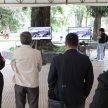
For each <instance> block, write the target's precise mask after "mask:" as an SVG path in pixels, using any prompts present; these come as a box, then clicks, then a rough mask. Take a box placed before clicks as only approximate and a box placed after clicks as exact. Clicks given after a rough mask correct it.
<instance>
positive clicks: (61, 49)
mask: <svg viewBox="0 0 108 108" xmlns="http://www.w3.org/2000/svg"><path fill="white" fill-rule="evenodd" d="M19 47H21V46H17V47H11V48H9V50H10V51H14V50H15V49H17V48H19ZM58 47H59V48H58V49H54V50H53V51H48V50H42V52H65V51H66V48H65V46H58Z"/></svg>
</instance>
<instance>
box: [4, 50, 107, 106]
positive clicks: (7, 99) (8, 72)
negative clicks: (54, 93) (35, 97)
mask: <svg viewBox="0 0 108 108" xmlns="http://www.w3.org/2000/svg"><path fill="white" fill-rule="evenodd" d="M96 54H97V53H96V50H92V53H91V56H90V59H91V60H92V64H93V67H94V76H95V79H94V84H93V88H92V91H91V93H90V95H89V97H88V98H87V100H86V108H89V104H90V103H91V101H92V98H93V95H94V93H95V89H96V87H97V84H98V81H97V77H98V76H99V74H100V73H102V72H103V70H107V69H108V50H106V56H105V59H104V61H102V62H98V61H96V60H94V58H95V57H96ZM49 67H50V64H47V65H45V66H43V68H42V71H41V72H40V98H39V108H48V106H47V90H48V85H47V76H48V71H49ZM2 73H3V75H4V83H5V85H4V91H3V102H2V108H15V98H14V84H13V83H11V80H12V76H13V71H12V69H11V67H10V61H9V60H6V67H5V68H4V69H3V70H2ZM26 108H29V107H28V104H26Z"/></svg>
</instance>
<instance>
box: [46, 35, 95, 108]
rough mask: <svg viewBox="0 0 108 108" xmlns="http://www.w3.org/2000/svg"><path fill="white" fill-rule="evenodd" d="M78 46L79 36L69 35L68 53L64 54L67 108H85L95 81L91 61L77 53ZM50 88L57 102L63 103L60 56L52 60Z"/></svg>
mask: <svg viewBox="0 0 108 108" xmlns="http://www.w3.org/2000/svg"><path fill="white" fill-rule="evenodd" d="M77 46H78V36H77V35H76V34H74V33H70V34H68V35H67V36H66V40H65V47H66V50H67V51H66V52H65V53H64V54H63V58H64V70H65V84H66V88H65V90H66V93H65V94H66V106H67V108H85V100H86V98H87V97H88V95H89V93H90V91H91V88H92V84H93V80H94V75H93V67H92V64H91V61H90V59H89V57H88V56H86V55H83V54H81V53H79V52H78V51H77ZM48 87H49V90H53V91H54V95H55V98H56V100H58V101H63V88H62V76H61V61H60V56H55V57H54V58H53V60H52V63H51V66H50V71H49V75H48Z"/></svg>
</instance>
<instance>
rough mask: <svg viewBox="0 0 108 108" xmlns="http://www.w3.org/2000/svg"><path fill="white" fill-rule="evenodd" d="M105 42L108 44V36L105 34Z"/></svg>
mask: <svg viewBox="0 0 108 108" xmlns="http://www.w3.org/2000/svg"><path fill="white" fill-rule="evenodd" d="M105 42H108V36H107V34H105Z"/></svg>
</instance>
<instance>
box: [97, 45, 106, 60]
mask: <svg viewBox="0 0 108 108" xmlns="http://www.w3.org/2000/svg"><path fill="white" fill-rule="evenodd" d="M104 48H105V43H98V47H97V58H98V60H103V58H104Z"/></svg>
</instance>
